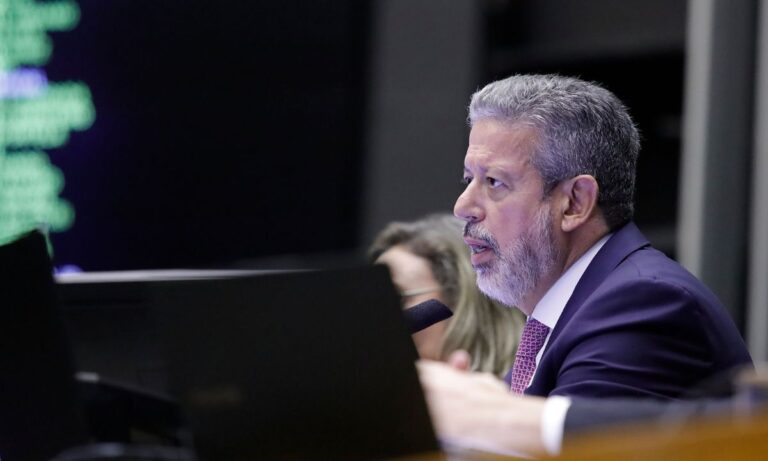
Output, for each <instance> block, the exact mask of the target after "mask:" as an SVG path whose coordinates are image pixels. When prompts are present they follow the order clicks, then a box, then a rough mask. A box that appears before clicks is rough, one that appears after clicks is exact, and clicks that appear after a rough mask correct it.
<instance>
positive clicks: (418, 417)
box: [59, 267, 437, 461]
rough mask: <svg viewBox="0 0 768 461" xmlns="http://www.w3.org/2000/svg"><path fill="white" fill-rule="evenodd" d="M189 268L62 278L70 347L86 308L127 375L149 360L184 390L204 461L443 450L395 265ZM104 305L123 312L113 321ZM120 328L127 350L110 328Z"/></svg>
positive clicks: (170, 388)
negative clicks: (393, 276) (394, 280)
mask: <svg viewBox="0 0 768 461" xmlns="http://www.w3.org/2000/svg"><path fill="white" fill-rule="evenodd" d="M190 274H191V273H187V274H186V275H185V274H181V275H178V274H177V275H178V276H168V274H167V273H166V274H165V276H162V275H161V276H157V273H155V275H153V276H151V277H145V278H144V279H143V280H142V279H140V278H139V279H137V278H136V277H127V278H126V277H122V282H121V281H118V280H117V279H116V278H114V277H113V278H111V279H110V278H109V277H107V278H105V279H103V280H102V281H95V280H91V281H87V282H79V283H73V282H72V281H70V283H67V284H60V286H59V288H60V295H61V297H62V298H65V299H66V300H67V302H65V303H64V304H65V307H64V308H65V309H66V310H67V311H68V312H69V315H68V316H70V319H69V320H70V327H74V328H71V331H73V333H74V335H73V336H74V337H73V341H74V342H75V344H76V345H77V343H78V342H79V341H78V338H77V336H78V334H77V332H78V331H80V332H81V333H82V334H87V333H88V332H87V331H86V330H85V329H83V328H82V327H83V325H86V324H89V323H88V322H87V321H86V320H88V315H89V314H93V315H95V316H96V317H98V318H99V320H98V321H97V322H91V323H90V324H91V325H94V326H95V325H99V328H101V329H102V331H103V334H102V335H101V338H102V340H104V342H105V344H106V347H105V348H103V349H102V350H112V351H118V352H120V358H119V360H120V361H122V362H123V364H122V367H123V368H124V369H125V370H131V371H129V372H125V375H126V376H128V377H129V378H130V377H131V376H136V375H137V373H138V374H141V373H147V372H148V371H150V370H151V371H152V372H153V373H155V375H156V376H155V379H156V380H157V381H158V382H162V383H163V384H162V387H163V388H164V390H165V391H167V392H169V393H170V394H171V395H173V396H175V397H177V398H178V399H179V402H180V404H181V406H182V410H183V413H184V415H185V416H186V420H187V424H186V427H187V428H188V429H189V432H190V433H191V436H192V443H193V444H194V449H195V450H196V451H197V453H198V455H199V456H200V459H201V460H203V461H206V460H215V459H228V460H234V461H237V460H241V459H242V460H245V459H248V460H250V459H355V460H361V459H384V458H393V457H398V456H405V455H410V454H415V453H420V452H426V451H432V450H436V449H437V443H436V440H435V437H434V434H433V431H432V427H431V423H430V420H429V415H428V412H427V409H426V405H425V402H424V399H423V395H422V390H421V387H420V384H419V382H418V379H417V376H416V372H415V368H414V360H415V359H416V352H415V348H414V346H413V343H412V341H411V339H410V335H409V333H408V331H407V327H406V325H405V322H404V320H403V317H402V312H401V307H400V302H399V298H398V296H397V294H396V292H395V290H394V288H393V287H392V284H391V281H390V279H389V274H388V273H387V270H386V268H383V267H360V268H352V269H336V270H313V271H293V272H281V273H275V272H270V273H247V272H246V273H229V274H222V273H218V275H216V274H215V273H207V274H203V275H202V276H201V275H200V274H199V273H198V274H197V275H195V276H190ZM76 278H77V277H76ZM81 279H82V278H81ZM99 299H100V301H99ZM110 299H111V301H110ZM77 300H79V301H80V302H81V303H83V302H86V304H85V305H83V304H80V305H77V303H76V301H77ZM108 312H112V313H113V314H115V313H117V314H119V315H113V316H112V318H113V319H114V320H115V324H114V325H112V326H109V325H108V323H109V322H108V318H109V316H108V315H107V313H108ZM130 312H133V314H135V315H133V316H131V315H130ZM73 313H75V314H77V319H76V320H77V321H76V322H72V318H71V314H73ZM121 328H122V331H123V332H124V333H123V334H118V335H117V336H118V337H122V340H124V341H125V342H126V344H127V347H126V349H124V350H121V346H120V344H119V341H118V342H117V343H116V342H115V338H114V337H113V338H109V335H108V334H107V332H108V331H110V330H112V331H120V330H121ZM137 335H138V337H137ZM142 336H143V337H144V338H145V340H146V341H147V343H146V344H144V345H143V346H140V345H141V344H142V339H141V337H142ZM95 339H97V338H96V337H95V336H94V335H91V336H90V338H89V342H88V344H89V347H90V348H93V347H97V344H96V341H95ZM76 351H80V352H81V353H83V352H86V348H84V347H83V346H82V344H81V345H80V347H79V348H78V347H76ZM89 360H90V361H91V365H92V367H91V368H96V370H95V371H100V372H101V373H104V371H105V370H106V369H108V368H110V367H112V368H113V369H116V368H117V366H115V365H111V366H110V365H108V364H107V363H106V361H107V358H106V357H97V355H95V354H93V353H91V355H90V356H89ZM102 361H103V362H104V363H102ZM81 363H82V361H81ZM99 368H101V370H99ZM141 370H143V371H141ZM134 382H135V380H134Z"/></svg>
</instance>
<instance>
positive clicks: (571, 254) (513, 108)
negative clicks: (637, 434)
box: [421, 75, 751, 449]
mask: <svg viewBox="0 0 768 461" xmlns="http://www.w3.org/2000/svg"><path fill="white" fill-rule="evenodd" d="M469 121H470V124H471V127H472V129H471V132H470V136H469V146H468V149H467V154H466V157H465V160H464V182H465V184H466V188H465V190H464V192H463V193H462V194H461V196H460V197H459V198H458V200H457V202H456V205H455V209H454V213H455V214H456V215H457V216H458V217H460V218H462V219H464V220H465V221H466V227H465V232H464V235H465V242H466V244H467V245H468V246H469V249H470V252H471V259H472V265H473V267H474V269H475V272H476V274H477V283H478V286H479V287H480V289H481V290H482V291H483V292H485V293H486V294H487V295H489V296H490V297H492V298H495V299H497V300H499V301H501V302H502V303H504V304H506V305H508V306H514V307H517V308H519V309H520V310H521V311H522V312H523V313H525V314H526V315H527V316H528V321H527V323H526V326H525V328H524V330H523V334H522V337H521V341H520V347H519V348H518V353H517V355H516V357H515V363H514V366H513V368H512V371H511V373H510V382H511V390H510V388H507V389H505V391H506V392H503V393H500V392H499V389H500V387H499V386H500V383H491V382H488V379H487V378H478V379H477V380H475V379H473V378H474V377H472V376H466V378H470V379H468V380H461V379H459V378H457V376H460V375H451V374H450V373H448V374H443V373H442V371H440V365H439V364H434V366H433V365H427V366H422V367H421V375H422V382H423V383H424V385H425V389H426V390H427V398H428V400H429V402H430V405H431V408H432V411H433V416H434V419H435V425H436V427H437V430H438V432H439V433H440V435H441V436H443V437H447V438H450V439H455V438H459V439H467V438H468V439H469V441H470V443H478V444H480V445H491V446H496V445H498V446H500V447H501V448H508V449H514V448H515V445H514V444H512V445H511V446H510V444H509V443H507V442H509V438H508V436H505V434H509V432H510V431H514V430H515V429H514V424H512V423H513V422H512V421H511V420H510V418H508V417H507V418H505V416H504V412H506V411H515V410H514V408H515V407H519V405H520V402H521V400H520V399H514V398H513V396H510V395H509V394H510V393H512V394H522V393H526V394H530V395H539V396H550V395H553V396H577V397H606V396H611V397H651V398H662V399H674V398H679V397H681V396H683V395H684V393H685V392H686V390H687V389H688V388H690V387H693V386H695V385H696V384H697V383H699V382H700V381H702V380H704V379H706V378H708V377H709V376H711V375H713V374H716V373H720V372H723V371H726V370H729V369H731V368H732V367H736V366H739V365H743V364H750V363H751V359H750V357H749V354H748V353H747V350H746V347H745V345H744V342H743V340H742V339H741V337H740V335H739V333H738V331H737V329H736V328H735V326H734V325H733V322H732V321H731V320H730V319H729V317H728V315H727V313H726V311H725V309H724V308H723V306H722V305H721V304H720V302H719V301H718V300H717V299H716V297H715V296H714V295H713V294H712V293H711V292H710V291H709V290H708V289H707V288H706V287H705V286H704V285H703V284H702V283H701V282H699V281H698V280H696V278H695V277H693V276H692V275H690V274H689V273H688V272H687V271H686V270H685V269H683V268H682V267H681V266H679V265H678V264H677V263H675V262H674V261H672V260H670V259H668V258H667V257H666V256H664V255H663V254H661V253H660V252H658V251H656V250H654V249H652V248H651V247H650V245H649V244H648V242H647V241H646V239H645V238H644V237H643V236H642V234H641V233H640V232H639V230H638V229H637V228H636V226H635V225H634V224H633V223H632V215H633V193H634V184H635V165H636V161H637V155H638V151H639V135H638V133H637V130H636V128H635V126H634V123H633V122H632V119H631V117H630V116H629V114H628V112H627V110H626V108H625V107H624V106H623V104H622V103H621V102H620V101H619V100H618V99H617V98H616V97H615V96H614V95H613V94H612V93H611V92H609V91H607V90H605V89H604V88H601V87H600V86H598V85H595V84H591V83H587V82H584V81H581V80H578V79H572V78H565V77H559V76H541V75H531V76H513V77H510V78H507V79H504V80H500V81H498V82H493V83H491V84H489V85H487V86H486V87H485V88H483V89H481V90H480V91H478V92H476V93H475V94H474V95H473V96H472V101H471V104H470V108H469ZM459 361H461V360H459ZM446 371H447V370H446ZM438 375H440V376H441V379H437V378H436V377H437V376H438ZM454 378H456V379H454ZM462 378H464V377H462ZM458 381H461V385H460V386H459V387H458V388H457V387H456V386H458V385H459V382H458ZM459 390H460V391H459ZM505 399H506V400H505ZM510 399H511V400H510ZM553 401H555V402H557V399H555V400H553ZM510 403H511V404H512V405H511V407H510ZM550 407H552V408H554V410H552V411H548V412H546V413H545V417H544V420H547V421H548V420H553V419H554V420H556V421H558V424H557V425H559V426H560V427H562V421H563V419H564V417H565V412H566V410H567V406H565V405H560V404H558V405H550ZM524 413H525V412H522V413H521V414H524ZM552 414H554V415H555V416H552ZM512 419H514V418H512ZM500 422H504V423H501V424H500ZM505 424H510V426H505ZM499 426H501V427H499ZM505 437H507V438H506V439H505Z"/></svg>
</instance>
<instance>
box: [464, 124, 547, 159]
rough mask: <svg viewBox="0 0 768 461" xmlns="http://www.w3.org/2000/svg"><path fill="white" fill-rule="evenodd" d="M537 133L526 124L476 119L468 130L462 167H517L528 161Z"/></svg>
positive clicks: (534, 145)
mask: <svg viewBox="0 0 768 461" xmlns="http://www.w3.org/2000/svg"><path fill="white" fill-rule="evenodd" d="M538 139H539V132H538V130H537V129H536V128H535V127H533V126H531V125H528V124H524V123H515V124H508V123H503V122H499V121H496V120H490V119H489V120H480V121H478V122H477V123H475V124H474V125H473V127H472V130H471V131H470V135H469V146H468V147H467V155H466V157H465V159H464V167H465V169H467V168H469V169H482V170H486V169H489V168H494V167H496V168H502V169H506V168H513V169H514V168H519V167H524V166H526V165H528V164H530V162H531V156H532V155H533V154H534V152H535V150H536V147H537V145H538Z"/></svg>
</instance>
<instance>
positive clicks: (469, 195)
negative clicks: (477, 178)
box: [453, 183, 484, 222]
mask: <svg viewBox="0 0 768 461" xmlns="http://www.w3.org/2000/svg"><path fill="white" fill-rule="evenodd" d="M453 214H454V215H456V217H457V218H460V219H463V220H464V221H467V222H477V221H482V220H483V218H484V214H483V210H482V207H480V205H479V204H478V203H477V199H476V197H475V191H474V188H473V186H472V184H471V183H470V184H469V185H468V186H467V188H466V189H464V192H462V193H461V195H459V198H458V199H456V204H455V205H454V206H453Z"/></svg>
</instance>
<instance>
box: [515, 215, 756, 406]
mask: <svg viewBox="0 0 768 461" xmlns="http://www.w3.org/2000/svg"><path fill="white" fill-rule="evenodd" d="M751 363H752V359H751V358H750V356H749V353H748V352H747V348H746V346H745V344H744V341H743V339H742V338H741V335H740V334H739V332H738V330H737V329H736V326H735V325H734V323H733V321H732V320H731V318H730V316H729V315H728V313H727V311H726V309H725V308H724V307H723V305H722V304H721V303H720V301H718V299H717V297H715V295H714V294H713V293H712V292H711V291H710V290H709V289H708V288H707V287H705V286H704V284H702V283H701V282H700V281H699V280H697V279H696V278H695V277H694V276H693V275H691V274H690V273H689V272H688V271H686V270H685V269H684V268H683V267H682V266H680V265H679V264H677V263H676V262H674V261H672V260H671V259H670V258H668V257H667V256H665V255H664V254H663V253H661V252H660V251H657V250H655V249H653V248H652V247H651V246H650V244H649V243H648V241H647V239H646V238H645V237H644V236H643V235H642V234H641V233H640V231H639V230H638V229H637V227H636V226H635V225H634V224H633V223H628V224H626V225H625V226H623V227H622V228H620V229H619V230H617V231H616V232H615V233H614V235H613V236H612V237H611V238H610V239H609V240H608V241H607V242H606V243H605V245H603V247H602V248H601V249H600V251H599V252H598V253H597V255H596V256H595V258H594V259H593V260H592V262H591V263H590V265H589V267H587V270H586V271H585V272H584V274H583V275H582V277H581V279H580V280H579V282H578V284H577V285H576V288H575V289H574V291H573V294H572V295H571V298H570V299H569V300H568V302H567V304H566V305H565V309H564V310H563V313H562V315H561V316H560V319H559V320H558V322H557V324H556V325H555V327H554V329H553V330H552V333H551V335H550V338H549V341H548V343H547V346H546V349H545V350H544V353H543V355H542V358H541V362H540V363H539V366H538V367H537V370H536V374H535V375H534V378H533V381H532V382H531V385H530V387H529V388H528V389H527V390H526V391H525V393H526V394H529V395H539V396H547V395H569V396H582V397H649V398H661V399H668V398H681V397H685V396H686V392H687V391H688V390H689V389H691V388H694V387H696V386H697V385H698V384H699V383H700V382H702V381H703V380H705V379H707V378H710V377H712V376H715V375H717V374H720V373H723V372H727V371H729V370H731V369H732V368H733V367H736V366H740V365H745V364H751Z"/></svg>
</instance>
